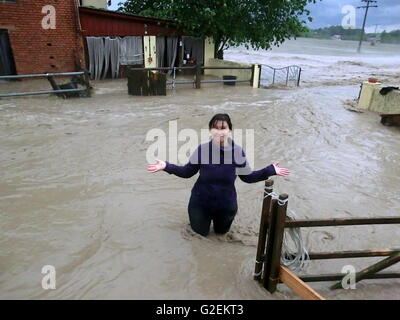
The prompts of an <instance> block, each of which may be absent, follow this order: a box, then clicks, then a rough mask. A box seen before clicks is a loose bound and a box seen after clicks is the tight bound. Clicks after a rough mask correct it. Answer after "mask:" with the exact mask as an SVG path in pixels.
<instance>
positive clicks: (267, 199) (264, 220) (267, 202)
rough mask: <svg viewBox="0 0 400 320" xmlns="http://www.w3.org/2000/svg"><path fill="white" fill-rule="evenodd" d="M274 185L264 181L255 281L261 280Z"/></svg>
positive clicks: (272, 182)
mask: <svg viewBox="0 0 400 320" xmlns="http://www.w3.org/2000/svg"><path fill="white" fill-rule="evenodd" d="M273 184H274V181H273V180H266V181H265V189H264V198H263V204H262V210H261V220H260V231H259V233H258V244H257V255H256V265H255V269H254V279H255V280H257V281H260V280H261V273H262V266H263V263H264V251H265V240H266V239H267V231H268V219H269V216H270V211H271V201H272V195H271V194H270V195H268V193H272V190H273V189H272V186H273Z"/></svg>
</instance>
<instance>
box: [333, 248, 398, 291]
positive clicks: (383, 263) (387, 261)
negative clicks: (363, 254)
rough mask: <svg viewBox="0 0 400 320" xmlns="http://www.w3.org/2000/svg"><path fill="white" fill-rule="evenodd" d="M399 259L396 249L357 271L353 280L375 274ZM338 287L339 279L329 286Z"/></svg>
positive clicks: (357, 280) (340, 286) (339, 286)
mask: <svg viewBox="0 0 400 320" xmlns="http://www.w3.org/2000/svg"><path fill="white" fill-rule="evenodd" d="M399 261H400V251H396V252H394V253H393V254H391V255H390V256H389V257H388V258H386V259H384V260H382V261H379V262H377V263H375V264H373V265H372V266H369V267H367V268H365V269H364V270H361V271H359V272H357V273H356V277H355V282H359V281H361V280H362V279H365V277H367V276H370V275H372V274H375V273H377V272H379V271H381V270H383V269H386V268H388V267H390V266H392V265H394V264H396V263H397V262H399ZM340 288H342V282H341V281H340V282H338V283H336V284H334V285H333V286H332V287H331V289H332V290H335V289H340Z"/></svg>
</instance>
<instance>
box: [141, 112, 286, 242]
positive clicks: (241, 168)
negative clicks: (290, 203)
mask: <svg viewBox="0 0 400 320" xmlns="http://www.w3.org/2000/svg"><path fill="white" fill-rule="evenodd" d="M208 127H209V130H210V134H211V136H212V139H211V140H210V141H209V142H207V143H203V144H201V145H199V146H198V147H197V149H196V150H195V152H193V154H192V155H191V157H190V159H189V161H188V163H187V164H186V165H184V166H178V165H174V164H172V163H169V162H168V161H162V160H159V159H156V162H157V163H156V164H151V165H148V166H147V170H148V171H149V172H157V171H161V170H164V171H166V172H167V173H169V174H174V175H176V176H178V177H181V178H190V177H192V176H194V175H195V174H196V173H197V172H198V171H200V175H199V178H198V179H197V181H196V183H195V184H194V186H193V188H192V191H191V196H190V201H189V205H188V212H189V220H190V226H191V228H192V229H193V231H195V232H197V233H199V234H201V235H202V236H207V235H208V233H209V231H210V225H211V221H213V225H214V231H215V233H218V234H224V233H226V232H228V231H229V229H230V227H231V224H232V222H233V220H234V218H235V215H236V213H237V210H238V205H237V195H236V189H235V179H236V176H239V178H240V179H241V180H242V181H244V182H247V183H254V182H259V181H263V180H267V179H268V178H269V177H270V176H273V175H278V176H287V175H288V174H289V173H290V171H289V170H288V169H286V168H280V167H279V162H274V163H272V164H270V165H269V166H267V167H265V168H263V169H261V170H257V171H252V170H251V169H250V166H249V164H248V161H247V159H246V155H245V152H244V151H243V149H242V148H241V147H240V146H239V145H237V144H235V142H234V141H233V140H232V139H231V138H230V137H229V135H230V134H231V131H232V123H231V119H230V117H229V115H227V114H226V113H223V114H221V113H219V114H216V115H215V116H214V117H212V119H211V120H210V122H209V124H208Z"/></svg>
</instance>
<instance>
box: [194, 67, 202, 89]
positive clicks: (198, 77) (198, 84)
mask: <svg viewBox="0 0 400 320" xmlns="http://www.w3.org/2000/svg"><path fill="white" fill-rule="evenodd" d="M195 85H196V89H200V87H201V66H200V65H199V64H197V65H196V79H195Z"/></svg>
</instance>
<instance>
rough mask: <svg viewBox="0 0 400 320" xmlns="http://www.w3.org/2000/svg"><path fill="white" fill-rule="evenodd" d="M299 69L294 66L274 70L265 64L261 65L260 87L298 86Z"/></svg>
mask: <svg viewBox="0 0 400 320" xmlns="http://www.w3.org/2000/svg"><path fill="white" fill-rule="evenodd" d="M300 77H301V68H300V67H299V66H296V65H292V66H287V67H284V68H274V67H271V66H269V65H266V64H262V65H261V77H260V85H261V86H263V87H269V86H273V85H285V86H297V87H298V86H299V85H300Z"/></svg>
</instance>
